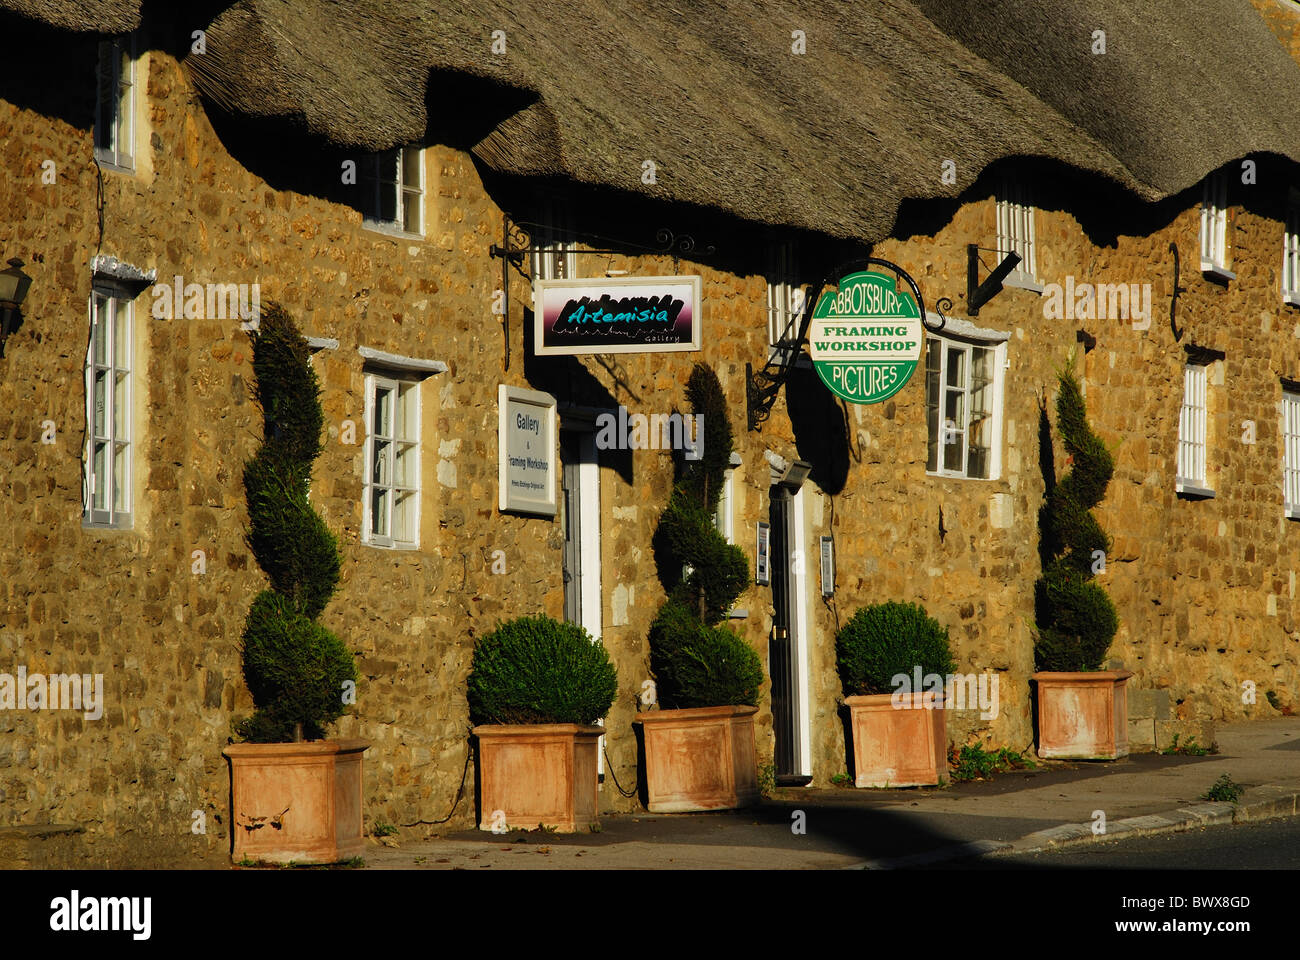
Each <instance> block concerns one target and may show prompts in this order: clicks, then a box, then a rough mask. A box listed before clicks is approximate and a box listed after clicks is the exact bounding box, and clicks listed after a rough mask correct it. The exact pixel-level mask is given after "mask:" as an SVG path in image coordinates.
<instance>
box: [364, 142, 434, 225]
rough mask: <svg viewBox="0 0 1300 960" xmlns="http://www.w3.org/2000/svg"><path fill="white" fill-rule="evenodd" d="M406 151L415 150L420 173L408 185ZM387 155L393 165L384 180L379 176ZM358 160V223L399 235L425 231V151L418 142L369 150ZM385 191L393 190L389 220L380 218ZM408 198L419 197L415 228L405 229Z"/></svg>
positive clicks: (417, 167) (426, 193) (381, 173)
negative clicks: (391, 211) (359, 214)
mask: <svg viewBox="0 0 1300 960" xmlns="http://www.w3.org/2000/svg"><path fill="white" fill-rule="evenodd" d="M407 151H415V153H416V161H415V167H416V169H417V170H418V171H419V173H420V177H419V181H420V182H419V184H418V185H414V186H413V185H411V184H410V183H408V182H407V180H406V177H405V172H404V171H405V168H406V164H407ZM389 157H391V162H392V164H393V167H392V170H393V173H392V179H386V178H385V177H384V175H383V166H384V163H385V159H386V158H389ZM362 163H363V164H364V166H363V169H362V171H361V176H360V180H361V187H362V199H361V218H362V219H361V223H362V225H363V226H364V227H365V228H366V229H367V230H374V231H377V232H379V233H387V234H393V235H396V236H401V237H412V238H416V237H419V238H423V237H424V236H425V235H426V231H425V224H426V220H425V211H426V208H427V206H428V204H427V199H426V198H427V195H428V190H427V187H426V182H427V179H428V178H427V176H426V171H425V151H424V147H423V145H421V144H407V145H405V146H401V147H394V148H393V149H391V150H382V151H380V152H378V153H372V154H369V155H368V156H366V157H365V158H364V159H363V161H362ZM385 190H391V191H392V193H393V219H392V220H386V219H384V218H382V217H381V215H380V214H381V211H382V210H383V194H384V191H385ZM408 197H416V198H418V200H419V217H418V221H419V222H418V223H417V224H416V227H417V229H416V230H415V231H411V230H407V229H406V212H407V206H408V204H409V202H410V201H409V200H408Z"/></svg>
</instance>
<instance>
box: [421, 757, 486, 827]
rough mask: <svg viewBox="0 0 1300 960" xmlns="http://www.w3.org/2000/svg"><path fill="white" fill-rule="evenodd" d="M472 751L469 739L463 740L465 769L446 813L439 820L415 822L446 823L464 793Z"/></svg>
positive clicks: (461, 773)
mask: <svg viewBox="0 0 1300 960" xmlns="http://www.w3.org/2000/svg"><path fill="white" fill-rule="evenodd" d="M472 753H473V750H472V749H470V745H469V741H466V742H465V769H464V770H462V771H461V772H460V786H459V787H457V788H456V800H455V802H454V803H452V805H451V809H450V810H449V811H447V815H446V816H445V817H443V818H442V819H441V820H418V821H416V822H417V823H420V824H429V825H434V824H439V823H446V822H447V821H448V820H450V819H451V818H452V814H454V813H455V812H456V808H457V807H459V806H460V800H461V797H462V796H463V795H464V793H465V778H466V777H468V776H469V758H470V754H472ZM412 826H414V824H412Z"/></svg>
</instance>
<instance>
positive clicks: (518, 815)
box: [474, 723, 605, 833]
mask: <svg viewBox="0 0 1300 960" xmlns="http://www.w3.org/2000/svg"><path fill="white" fill-rule="evenodd" d="M604 733H605V730H604V728H603V727H596V726H584V725H582V724H577V723H536V724H494V723H489V724H484V725H482V726H479V727H475V728H474V735H475V736H476V737H478V771H479V790H480V800H481V807H480V809H479V825H478V826H479V829H480V830H491V829H492V828H493V826H494V825H495V826H497V827H498V829H500V826H502V825H504V826H505V827H508V828H510V829H516V828H522V829H525V830H533V829H535V828H537V827H539V826H542V825H545V826H547V827H554V828H555V829H556V830H557V831H558V832H559V833H574V832H576V831H579V830H586V829H587V828H588V827H589V826H591V825H592V824H593V823H596V822H598V819H599V818H598V817H597V812H598V806H597V801H596V790H597V786H598V781H597V772H596V771H597V756H598V750H599V744H600V737H601V735H602V734H604ZM498 811H499V812H498Z"/></svg>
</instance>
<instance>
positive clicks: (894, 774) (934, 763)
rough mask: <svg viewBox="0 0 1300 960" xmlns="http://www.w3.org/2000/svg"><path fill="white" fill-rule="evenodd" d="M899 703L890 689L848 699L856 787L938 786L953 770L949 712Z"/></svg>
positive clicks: (846, 701)
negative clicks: (949, 755)
mask: <svg viewBox="0 0 1300 960" xmlns="http://www.w3.org/2000/svg"><path fill="white" fill-rule="evenodd" d="M910 699H911V698H909V701H910ZM893 701H894V697H893V694H889V693H881V694H872V695H869V696H856V697H845V698H844V703H845V705H846V706H847V707H848V708H849V716H850V721H851V723H852V727H853V770H854V772H855V773H856V774H857V777H856V779H855V781H854V785H855V786H858V787H930V786H935V785H936V784H938V782H939V778H940V777H945V776H947V773H948V714H947V712H946V711H945V710H943V709H942V708H940V709H929V710H927V709H926V708H925V707H924V706H914V707H913V706H909V707H906V708H901V707H895V706H894V702H893ZM942 702H943V701H942V698H940V704H942Z"/></svg>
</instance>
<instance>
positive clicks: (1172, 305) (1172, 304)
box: [1169, 240, 1187, 343]
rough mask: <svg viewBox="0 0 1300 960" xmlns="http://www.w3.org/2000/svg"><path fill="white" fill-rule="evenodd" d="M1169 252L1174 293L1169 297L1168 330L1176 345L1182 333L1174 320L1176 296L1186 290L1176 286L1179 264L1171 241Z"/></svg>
mask: <svg viewBox="0 0 1300 960" xmlns="http://www.w3.org/2000/svg"><path fill="white" fill-rule="evenodd" d="M1169 252H1170V253H1172V254H1173V255H1174V292H1173V293H1172V294H1171V295H1170V297H1169V329H1170V331H1171V332H1172V333H1173V335H1174V343H1177V342H1178V341H1180V340H1182V339H1183V332H1184V331H1182V330H1179V329H1178V321H1177V320H1176V319H1175V317H1176V314H1175V312H1174V311H1175V309H1176V308H1177V307H1178V295H1179V294H1180V293H1186V292H1187V288H1186V287H1180V286H1179V285H1178V270H1179V267H1180V266H1181V264H1180V262H1179V258H1178V244H1176V243H1174V242H1173V241H1172V240H1171V241H1169Z"/></svg>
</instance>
